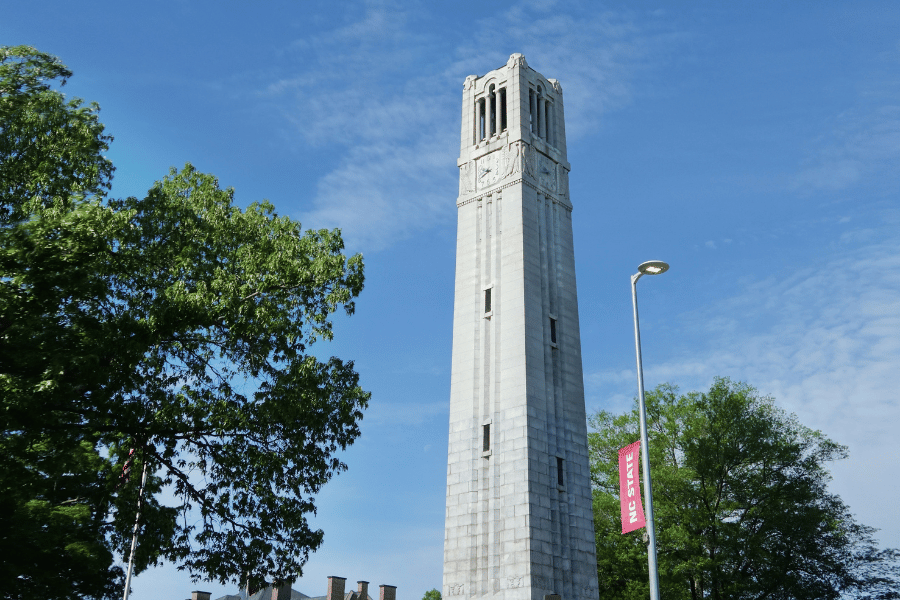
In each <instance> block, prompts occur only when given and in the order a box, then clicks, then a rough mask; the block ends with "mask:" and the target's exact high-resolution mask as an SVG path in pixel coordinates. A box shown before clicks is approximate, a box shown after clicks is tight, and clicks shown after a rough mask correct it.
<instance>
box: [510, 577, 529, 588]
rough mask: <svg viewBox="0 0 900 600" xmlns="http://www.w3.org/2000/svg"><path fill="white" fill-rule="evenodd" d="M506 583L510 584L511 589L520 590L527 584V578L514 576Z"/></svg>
mask: <svg viewBox="0 0 900 600" xmlns="http://www.w3.org/2000/svg"><path fill="white" fill-rule="evenodd" d="M506 582H507V583H508V584H509V588H510V589H512V588H520V587H522V585H523V584H524V582H525V578H524V577H523V576H522V575H513V576H510V577H507V578H506Z"/></svg>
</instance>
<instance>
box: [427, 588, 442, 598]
mask: <svg viewBox="0 0 900 600" xmlns="http://www.w3.org/2000/svg"><path fill="white" fill-rule="evenodd" d="M422 600H441V592H440V591H438V589H437V588H431V589H430V590H428V591H427V592H425V595H424V596H422Z"/></svg>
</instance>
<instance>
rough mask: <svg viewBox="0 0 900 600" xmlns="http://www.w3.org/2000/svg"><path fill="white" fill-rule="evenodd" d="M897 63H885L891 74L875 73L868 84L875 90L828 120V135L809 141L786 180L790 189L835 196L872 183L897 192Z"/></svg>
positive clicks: (899, 86) (897, 60) (899, 144)
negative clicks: (805, 152)
mask: <svg viewBox="0 0 900 600" xmlns="http://www.w3.org/2000/svg"><path fill="white" fill-rule="evenodd" d="M898 63H900V57H895V58H894V60H892V61H890V64H889V66H888V68H890V69H891V72H890V74H888V75H884V74H879V75H878V76H877V77H876V78H875V79H876V80H877V81H876V82H873V83H872V84H870V85H871V86H876V87H875V88H873V89H868V88H867V89H866V90H864V91H863V92H862V93H861V94H860V96H859V99H858V101H857V104H856V105H855V106H853V107H852V108H850V109H848V110H846V111H844V112H842V113H841V114H838V115H835V116H834V117H832V118H831V119H830V122H829V123H828V124H827V131H826V132H825V133H824V134H823V135H821V136H819V137H818V138H816V139H814V140H811V142H810V147H811V151H810V153H809V156H808V158H807V159H806V160H805V161H804V164H803V165H802V166H801V167H800V169H799V171H798V172H797V173H796V174H795V175H794V177H793V178H792V179H791V181H790V186H791V188H792V189H795V190H798V191H801V192H806V193H811V192H815V191H836V190H843V189H847V188H849V187H850V186H853V185H857V184H871V183H872V182H875V183H876V184H877V185H880V186H882V187H885V186H889V188H890V189H891V190H894V189H896V186H897V184H898V182H900V103H898V101H897V97H898V93H900V82H898V81H896V74H895V73H896V69H897V67H898ZM876 90H877V91H876Z"/></svg>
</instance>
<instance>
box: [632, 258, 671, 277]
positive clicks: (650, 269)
mask: <svg viewBox="0 0 900 600" xmlns="http://www.w3.org/2000/svg"><path fill="white" fill-rule="evenodd" d="M668 270H669V263H665V262H663V261H661V260H648V261H647V262H645V263H641V264H640V266H639V267H638V271H639V272H640V273H641V274H642V275H660V274H662V273H665V272H666V271H668Z"/></svg>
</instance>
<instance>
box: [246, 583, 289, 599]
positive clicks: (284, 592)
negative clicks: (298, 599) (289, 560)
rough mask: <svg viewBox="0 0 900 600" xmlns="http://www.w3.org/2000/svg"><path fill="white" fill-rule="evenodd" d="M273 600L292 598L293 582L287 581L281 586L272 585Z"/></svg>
mask: <svg viewBox="0 0 900 600" xmlns="http://www.w3.org/2000/svg"><path fill="white" fill-rule="evenodd" d="M248 600H249V598H248ZM272 600H291V584H290V583H285V584H282V585H281V587H275V586H272Z"/></svg>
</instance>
